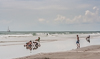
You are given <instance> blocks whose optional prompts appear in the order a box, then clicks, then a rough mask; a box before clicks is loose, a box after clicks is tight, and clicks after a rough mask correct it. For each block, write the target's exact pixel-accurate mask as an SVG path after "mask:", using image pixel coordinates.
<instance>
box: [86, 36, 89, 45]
mask: <svg viewBox="0 0 100 59" xmlns="http://www.w3.org/2000/svg"><path fill="white" fill-rule="evenodd" d="M86 40H87V41H88V42H89V43H90V35H89V36H88V37H86Z"/></svg>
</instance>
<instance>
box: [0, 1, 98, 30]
mask: <svg viewBox="0 0 100 59" xmlns="http://www.w3.org/2000/svg"><path fill="white" fill-rule="evenodd" d="M99 11H100V0H0V31H7V28H8V26H9V28H10V30H11V31H99V30H100V12H99Z"/></svg>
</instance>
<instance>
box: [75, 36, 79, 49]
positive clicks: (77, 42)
mask: <svg viewBox="0 0 100 59" xmlns="http://www.w3.org/2000/svg"><path fill="white" fill-rule="evenodd" d="M76 44H77V49H78V48H80V42H79V36H78V35H77V41H76Z"/></svg>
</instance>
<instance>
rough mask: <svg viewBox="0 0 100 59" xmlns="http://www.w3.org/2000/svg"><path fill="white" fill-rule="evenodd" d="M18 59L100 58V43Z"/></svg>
mask: <svg viewBox="0 0 100 59" xmlns="http://www.w3.org/2000/svg"><path fill="white" fill-rule="evenodd" d="M16 59H100V45H92V46H87V47H83V48H80V49H75V50H71V51H65V52H55V53H42V54H36V55H31V56H26V57H22V58H16Z"/></svg>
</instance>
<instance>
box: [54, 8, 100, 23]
mask: <svg viewBox="0 0 100 59" xmlns="http://www.w3.org/2000/svg"><path fill="white" fill-rule="evenodd" d="M93 10H95V12H91V11H89V10H86V11H85V14H84V15H79V16H75V17H74V18H73V19H70V18H67V17H65V16H62V15H57V18H56V19H54V21H55V22H57V23H66V24H75V23H95V22H100V16H99V8H97V7H93Z"/></svg>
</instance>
